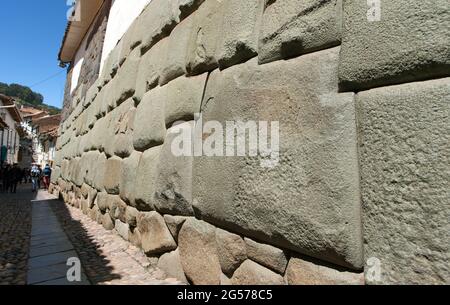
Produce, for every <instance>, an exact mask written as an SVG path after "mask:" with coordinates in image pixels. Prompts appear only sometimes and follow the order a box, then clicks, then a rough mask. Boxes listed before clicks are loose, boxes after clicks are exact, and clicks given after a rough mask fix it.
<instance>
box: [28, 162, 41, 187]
mask: <svg viewBox="0 0 450 305" xmlns="http://www.w3.org/2000/svg"><path fill="white" fill-rule="evenodd" d="M30 174H31V183H32V184H33V189H32V191H33V193H34V192H37V190H38V186H39V179H40V177H41V171H40V169H39V167H37V165H36V164H33V166H32V167H31V173H30Z"/></svg>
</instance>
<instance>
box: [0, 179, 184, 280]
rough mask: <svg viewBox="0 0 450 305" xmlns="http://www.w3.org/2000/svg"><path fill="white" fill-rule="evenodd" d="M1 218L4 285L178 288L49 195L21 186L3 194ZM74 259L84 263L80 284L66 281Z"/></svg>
mask: <svg viewBox="0 0 450 305" xmlns="http://www.w3.org/2000/svg"><path fill="white" fill-rule="evenodd" d="M0 217H1V222H0V233H1V235H0V285H24V284H32V285H34V284H38V285H68V284H82V285H88V284H96V285H110V284H115V285H135V284H139V285H164V284H169V285H171V284H180V283H179V282H178V281H177V280H176V279H167V278H166V277H165V274H164V272H162V271H160V270H159V269H157V268H156V267H155V265H156V263H157V260H156V259H152V258H148V257H147V256H146V255H145V254H144V253H143V252H142V251H141V250H140V249H138V248H136V247H134V246H132V245H131V244H129V243H127V242H125V241H124V240H123V239H122V238H121V237H120V236H118V235H117V234H115V233H114V232H110V231H106V230H105V229H104V228H103V227H102V226H101V225H99V224H97V223H96V222H94V221H92V220H91V219H90V218H89V217H87V216H85V215H84V214H83V213H82V212H81V211H80V210H78V209H75V208H72V207H69V206H66V205H65V204H64V203H63V202H61V201H60V200H58V199H56V198H54V197H52V196H50V195H49V194H48V193H47V192H45V191H42V190H41V191H39V193H37V194H35V193H32V192H31V187H30V186H28V185H23V186H20V187H19V189H18V192H17V194H5V193H2V194H0ZM18 219H20V221H18ZM30 245H31V247H30ZM70 257H78V258H79V259H80V261H81V265H82V269H83V271H82V274H83V275H82V282H79V283H69V282H68V281H67V279H66V278H65V274H66V272H67V270H68V268H70V267H67V266H66V262H67V259H68V258H70ZM27 279H28V280H27Z"/></svg>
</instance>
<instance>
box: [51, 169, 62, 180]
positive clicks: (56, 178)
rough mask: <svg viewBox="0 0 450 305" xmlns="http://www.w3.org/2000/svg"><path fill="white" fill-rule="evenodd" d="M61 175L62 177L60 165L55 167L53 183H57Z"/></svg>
mask: <svg viewBox="0 0 450 305" xmlns="http://www.w3.org/2000/svg"><path fill="white" fill-rule="evenodd" d="M60 177H61V168H60V167H59V166H55V167H53V169H52V177H51V183H57V181H58V179H59V178H60Z"/></svg>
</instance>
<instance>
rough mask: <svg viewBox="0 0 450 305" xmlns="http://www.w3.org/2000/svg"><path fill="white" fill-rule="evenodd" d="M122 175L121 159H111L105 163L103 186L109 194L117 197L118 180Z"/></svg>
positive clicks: (118, 189)
mask: <svg viewBox="0 0 450 305" xmlns="http://www.w3.org/2000/svg"><path fill="white" fill-rule="evenodd" d="M121 175H122V159H120V158H119V157H112V158H110V159H108V160H107V161H106V165H105V178H104V180H103V185H104V187H105V190H106V192H107V193H109V194H113V195H118V194H119V192H120V178H121Z"/></svg>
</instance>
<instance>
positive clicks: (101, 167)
mask: <svg viewBox="0 0 450 305" xmlns="http://www.w3.org/2000/svg"><path fill="white" fill-rule="evenodd" d="M106 161H107V158H106V155H105V154H103V153H102V154H99V155H98V158H97V162H96V163H95V167H94V168H95V172H94V173H93V175H94V178H93V181H92V182H93V185H92V186H93V187H95V188H96V189H97V191H100V192H101V191H103V190H104V189H105V186H104V185H103V181H104V178H105V171H106Z"/></svg>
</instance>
